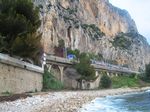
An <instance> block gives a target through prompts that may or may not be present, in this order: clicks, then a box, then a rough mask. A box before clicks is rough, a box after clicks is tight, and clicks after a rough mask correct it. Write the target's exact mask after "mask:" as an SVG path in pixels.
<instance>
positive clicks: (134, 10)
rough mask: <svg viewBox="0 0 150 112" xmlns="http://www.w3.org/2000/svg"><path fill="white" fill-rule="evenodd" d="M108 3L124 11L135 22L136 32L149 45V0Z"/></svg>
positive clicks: (122, 0)
mask: <svg viewBox="0 0 150 112" xmlns="http://www.w3.org/2000/svg"><path fill="white" fill-rule="evenodd" d="M109 2H110V3H112V4H113V5H115V6H117V7H119V8H121V9H126V10H127V11H128V12H129V13H130V15H131V17H132V18H133V19H134V20H135V22H136V25H137V28H138V31H139V32H140V33H141V34H142V35H143V36H145V37H146V38H147V40H148V41H149V43H150V0H109Z"/></svg>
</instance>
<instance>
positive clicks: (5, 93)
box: [2, 91, 13, 96]
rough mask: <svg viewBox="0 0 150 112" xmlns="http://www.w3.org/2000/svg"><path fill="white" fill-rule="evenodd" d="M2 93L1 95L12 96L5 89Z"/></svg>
mask: <svg viewBox="0 0 150 112" xmlns="http://www.w3.org/2000/svg"><path fill="white" fill-rule="evenodd" d="M2 95H3V96H12V95H13V93H11V92H9V91H6V92H2Z"/></svg>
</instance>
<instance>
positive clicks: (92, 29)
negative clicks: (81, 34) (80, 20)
mask: <svg viewBox="0 0 150 112" xmlns="http://www.w3.org/2000/svg"><path fill="white" fill-rule="evenodd" d="M82 28H83V29H84V31H86V32H88V34H89V36H90V37H91V38H92V39H93V40H97V39H99V38H101V37H102V36H104V35H105V34H104V33H103V32H102V31H101V30H100V29H99V28H98V27H97V26H96V25H95V24H90V25H88V24H82Z"/></svg>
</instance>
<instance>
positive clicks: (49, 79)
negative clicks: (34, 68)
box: [43, 69, 63, 90]
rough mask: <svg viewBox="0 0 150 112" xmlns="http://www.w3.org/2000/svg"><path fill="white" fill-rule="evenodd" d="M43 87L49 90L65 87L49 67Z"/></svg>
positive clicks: (44, 77)
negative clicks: (49, 70)
mask: <svg viewBox="0 0 150 112" xmlns="http://www.w3.org/2000/svg"><path fill="white" fill-rule="evenodd" d="M43 89H44V90H48V89H52V90H60V89H63V84H62V83H61V82H60V81H59V80H57V79H56V78H55V77H54V76H53V75H52V74H51V73H50V72H48V70H47V69H45V71H44V74H43Z"/></svg>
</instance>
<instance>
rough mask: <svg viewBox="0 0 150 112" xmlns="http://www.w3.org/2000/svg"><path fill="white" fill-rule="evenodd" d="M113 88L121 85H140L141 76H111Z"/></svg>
mask: <svg viewBox="0 0 150 112" xmlns="http://www.w3.org/2000/svg"><path fill="white" fill-rule="evenodd" d="M111 80H112V87H113V88H121V87H138V86H140V79H139V77H134V76H133V77H131V76H118V77H113V78H111Z"/></svg>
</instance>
